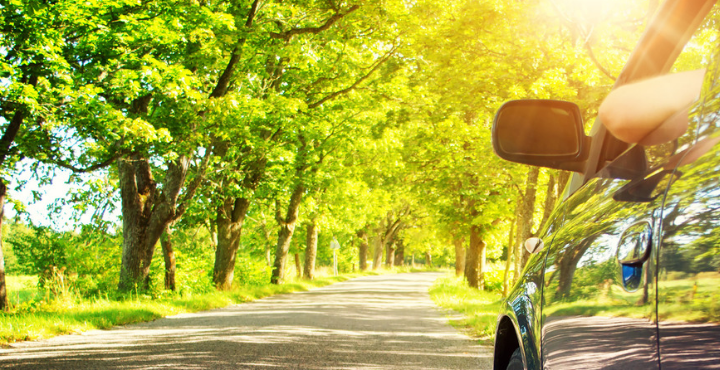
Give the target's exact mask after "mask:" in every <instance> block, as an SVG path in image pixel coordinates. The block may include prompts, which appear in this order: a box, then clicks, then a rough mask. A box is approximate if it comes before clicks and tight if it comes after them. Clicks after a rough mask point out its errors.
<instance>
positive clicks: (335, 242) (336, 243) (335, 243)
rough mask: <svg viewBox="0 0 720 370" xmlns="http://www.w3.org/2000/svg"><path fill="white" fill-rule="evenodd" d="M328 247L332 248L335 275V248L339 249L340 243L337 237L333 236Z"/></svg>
mask: <svg viewBox="0 0 720 370" xmlns="http://www.w3.org/2000/svg"><path fill="white" fill-rule="evenodd" d="M330 249H332V250H333V273H334V274H335V276H337V274H338V269H337V250H338V249H340V243H338V241H337V238H335V237H334V236H333V240H332V241H331V242H330Z"/></svg>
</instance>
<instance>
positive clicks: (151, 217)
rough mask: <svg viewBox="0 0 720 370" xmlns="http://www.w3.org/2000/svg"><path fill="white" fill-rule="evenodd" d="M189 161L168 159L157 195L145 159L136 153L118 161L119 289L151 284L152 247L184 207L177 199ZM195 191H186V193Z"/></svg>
mask: <svg viewBox="0 0 720 370" xmlns="http://www.w3.org/2000/svg"><path fill="white" fill-rule="evenodd" d="M208 158H209V157H208ZM188 164H189V159H188V158H187V157H186V156H180V157H179V158H178V159H176V160H174V161H171V162H168V163H167V167H168V169H167V172H166V173H165V178H164V184H163V189H162V191H161V192H160V194H157V183H156V182H155V180H154V179H153V176H152V172H151V170H150V162H149V160H148V159H147V158H142V157H140V156H139V155H137V154H135V155H132V156H131V157H130V159H119V160H118V172H119V177H120V197H121V201H122V202H121V207H122V215H123V257H122V266H121V269H120V281H119V284H118V289H119V290H120V291H128V290H131V289H134V288H136V287H140V288H142V289H148V288H149V287H150V264H151V263H152V258H153V255H154V253H155V246H156V245H157V243H158V241H160V237H161V236H162V234H163V233H164V232H165V229H166V228H167V227H168V225H170V223H171V222H173V221H175V220H176V219H177V218H178V217H180V215H182V213H183V212H184V209H185V205H184V204H183V205H181V207H180V209H178V208H177V201H178V195H179V194H180V190H181V189H182V188H183V186H184V184H185V177H186V175H187V170H188ZM198 185H199V183H198ZM194 191H195V190H194V189H192V190H188V194H193V193H194ZM189 197H192V195H189V196H188V199H186V200H187V201H189Z"/></svg>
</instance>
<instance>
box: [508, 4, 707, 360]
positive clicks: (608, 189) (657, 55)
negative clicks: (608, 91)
mask: <svg viewBox="0 0 720 370" xmlns="http://www.w3.org/2000/svg"><path fill="white" fill-rule="evenodd" d="M693 3H694V4H693ZM709 3H711V2H705V4H702V3H701V2H683V1H668V2H665V3H664V4H663V6H662V8H661V9H660V11H659V13H660V14H659V15H658V17H656V22H655V23H654V24H651V25H650V26H649V27H648V31H647V33H646V34H645V35H644V37H643V39H642V40H641V43H640V45H639V46H638V48H637V49H636V51H635V52H634V53H633V56H631V60H630V62H629V63H628V65H627V66H626V68H625V70H624V71H623V74H622V75H621V76H620V78H619V79H618V84H622V83H625V82H627V81H633V80H637V79H639V78H642V77H646V76H650V75H656V74H660V73H665V72H666V71H667V70H668V69H669V68H670V65H671V64H672V62H673V61H674V59H675V58H676V57H677V54H678V53H679V50H680V49H681V48H682V45H684V43H685V42H686V40H687V38H688V37H689V35H688V34H691V33H692V32H693V30H694V28H696V27H697V25H698V24H699V22H700V20H701V19H702V17H704V15H705V14H706V13H707V12H708V9H707V4H709ZM693 7H694V8H693ZM693 12H694V13H695V14H693ZM676 14H679V16H676ZM658 19H659V20H658ZM669 23H672V24H673V26H672V27H674V28H678V27H686V28H687V30H684V31H682V30H681V31H680V32H675V34H676V35H679V36H678V40H676V41H675V45H674V46H673V43H667V44H669V45H662V46H657V45H656V44H662V43H663V42H665V41H666V40H665V41H663V40H661V41H658V40H659V39H660V38H661V36H658V34H662V33H663V32H662V31H661V30H662V29H663V27H664V25H666V24H669ZM653 33H655V34H653ZM663 60H664V61H663ZM715 86H717V84H716V85H715ZM714 93H715V94H714V95H713V97H715V96H720V94H718V91H714ZM705 94H706V95H708V94H709V93H708V92H706V93H705ZM701 100H703V99H701ZM707 100H708V99H705V101H707ZM716 100H717V99H716ZM719 107H720V102H718V103H716V104H714V105H713V111H715V112H717V111H720V109H715V108H719ZM696 113H698V112H696ZM700 113H702V112H700ZM696 118H697V117H696ZM710 126H712V125H710ZM717 126H720V125H718V124H715V125H714V127H717ZM705 131H707V132H704V133H703V125H702V124H698V122H695V126H691V128H690V129H689V130H688V133H686V135H685V136H684V137H683V138H681V140H680V141H678V142H675V143H672V146H673V147H672V148H668V145H664V146H663V145H660V146H656V147H648V148H644V147H640V146H636V147H633V148H631V149H630V150H627V148H628V146H627V145H624V144H623V143H620V142H618V141H617V140H616V139H614V138H612V137H611V136H609V135H608V134H607V133H606V132H605V130H604V128H603V127H602V126H601V124H600V122H596V123H595V126H594V129H593V130H592V132H591V136H592V140H593V142H592V146H593V147H592V149H591V152H590V158H589V159H588V163H587V169H586V170H585V171H584V176H583V175H577V174H576V175H575V176H574V178H573V180H572V181H571V184H570V186H569V188H568V194H571V195H570V196H568V198H567V201H566V202H564V203H563V206H564V205H567V204H568V203H569V202H570V203H571V202H572V200H573V199H574V198H575V199H576V198H582V197H586V198H588V199H585V200H584V201H580V202H579V203H580V204H581V205H586V206H588V205H590V206H596V205H597V204H603V202H605V203H608V204H609V203H612V201H613V200H614V201H615V202H619V203H623V204H632V205H631V206H630V207H631V208H634V211H632V212H630V213H631V215H630V216H632V217H630V218H631V220H628V221H626V222H625V223H624V224H623V225H624V226H622V227H614V228H612V229H609V228H608V227H605V228H603V227H600V229H601V230H599V231H598V232H599V233H600V235H598V236H597V237H596V239H595V240H590V241H589V248H592V247H593V243H596V242H597V239H599V238H601V237H605V238H610V239H612V238H615V239H616V240H618V239H619V236H620V235H621V234H622V231H623V229H622V228H623V227H627V226H629V225H632V224H633V222H636V221H638V220H639V221H643V222H648V223H649V224H650V225H651V227H652V229H653V230H652V232H653V240H652V249H651V250H650V254H649V258H648V259H647V261H644V262H643V264H642V265H641V266H639V268H640V269H641V270H639V271H642V278H643V280H642V284H641V286H639V289H636V290H634V291H632V292H627V293H629V294H636V297H637V294H638V292H640V293H639V294H640V296H639V297H640V299H641V300H645V303H642V304H641V305H647V306H648V307H650V308H653V307H654V305H653V303H654V302H655V301H656V297H655V294H656V293H657V292H659V294H658V297H657V301H658V302H659V303H658V306H657V307H658V310H660V314H659V316H658V313H657V312H658V311H657V310H651V311H652V312H649V314H647V315H646V314H645V313H643V315H641V316H642V317H640V318H632V317H620V315H614V316H613V315H609V317H610V321H612V323H608V322H605V321H606V317H605V316H601V315H596V316H593V315H590V316H588V315H578V317H576V319H579V320H574V321H573V320H571V319H567V318H564V319H563V318H562V315H556V314H552V315H550V318H549V319H548V318H546V317H544V316H543V314H544V312H543V311H542V310H544V308H543V304H544V303H549V304H550V305H552V304H553V302H547V301H551V300H550V299H548V297H549V296H547V295H546V294H549V293H550V292H543V290H544V289H545V286H546V284H548V283H549V284H552V281H547V280H546V279H548V280H549V279H551V277H550V276H548V277H546V276H545V274H547V273H548V269H549V268H551V266H552V264H553V261H550V262H549V263H548V261H546V257H549V258H550V259H551V260H552V258H553V256H557V251H558V250H559V249H561V248H563V246H562V245H560V246H557V245H555V244H554V242H553V240H552V239H553V238H554V237H555V236H556V231H557V230H558V229H562V228H561V227H560V226H561V225H564V222H565V221H564V216H565V213H564V208H563V207H559V209H558V210H556V211H555V213H556V214H557V216H555V220H559V221H556V222H555V223H554V224H555V229H553V228H552V227H549V228H548V230H546V231H543V232H541V233H540V236H541V238H542V239H543V240H544V242H545V249H544V250H543V251H541V252H540V253H538V254H536V255H535V256H534V257H533V259H531V260H530V261H528V264H527V265H526V269H525V270H524V271H523V273H522V275H521V279H520V280H519V282H518V283H517V284H516V285H515V286H514V287H513V289H512V290H511V292H510V294H509V297H508V298H507V300H506V301H505V303H504V304H503V305H502V308H501V313H500V315H499V318H498V329H497V334H496V343H495V361H494V367H495V369H504V364H506V363H507V360H508V359H509V357H510V355H511V354H512V351H513V350H514V349H515V348H517V347H519V348H520V349H521V351H522V354H523V360H524V362H525V366H526V368H529V369H540V368H543V367H544V368H548V369H549V368H553V367H554V366H553V365H557V366H555V368H568V367H572V368H583V367H592V368H657V367H659V366H662V368H663V369H668V368H703V367H704V368H719V367H720V327H718V326H717V325H715V324H710V323H709V322H712V321H713V320H714V321H715V322H718V320H719V318H718V315H716V314H714V313H713V315H715V316H714V317H712V318H710V319H707V317H706V318H705V319H704V320H705V321H706V322H705V323H691V322H684V323H678V322H675V321H673V320H670V319H668V320H665V318H664V315H666V313H664V312H663V305H664V304H668V299H669V298H672V297H669V296H668V295H669V293H667V292H664V290H663V289H664V288H663V284H664V283H665V281H670V280H672V279H673V277H675V280H678V279H677V274H675V275H673V274H672V273H669V271H667V270H663V269H662V266H661V268H660V269H659V270H660V271H658V269H657V267H656V266H658V263H664V261H665V260H666V259H668V258H672V257H668V256H665V255H664V254H663V249H662V247H663V245H666V244H668V243H669V242H671V241H672V240H670V239H669V238H671V237H674V238H676V240H677V238H682V237H683V236H679V235H677V234H678V233H681V231H679V230H681V228H678V227H677V224H678V223H683V222H684V221H686V220H688V219H693V218H694V217H695V218H697V217H696V214H697V213H698V212H699V211H698V210H697V209H693V206H689V205H683V204H682V199H684V198H683V197H686V195H684V194H683V192H682V191H680V190H681V189H682V188H688V187H691V185H687V184H685V183H686V182H691V181H696V182H697V181H701V182H702V186H703V187H702V188H701V189H699V190H698V193H699V195H700V196H698V197H696V198H693V202H695V203H694V204H698V203H697V202H703V201H705V202H706V203H707V202H710V200H711V199H714V198H717V199H720V194H717V193H713V191H715V190H717V189H720V183H718V180H717V176H716V175H715V172H716V171H720V145H717V142H715V143H713V146H712V149H710V150H709V152H708V153H707V154H706V155H705V156H701V158H700V159H699V160H697V161H694V162H693V163H687V164H684V165H683V163H682V162H681V161H680V158H682V157H683V156H685V157H688V154H687V152H688V150H689V146H691V145H693V144H695V143H697V142H698V138H699V141H700V142H702V140H704V138H705V139H707V140H710V139H711V138H715V137H716V136H718V135H720V133H717V132H716V131H717V130H716V129H715V128H711V129H705ZM703 135H704V136H703ZM713 135H715V136H713ZM716 140H718V141H720V138H718V139H716ZM683 141H684V142H683ZM706 143H707V141H706ZM703 158H705V159H704V161H703ZM709 161H715V162H712V163H711V164H708V162H709ZM605 163H610V164H609V165H605ZM678 163H679V164H680V166H679V167H678V168H677V170H675V165H677V164H678ZM663 166H665V167H663ZM713 166H714V167H713ZM596 168H597V169H596ZM693 168H694V169H695V170H694V171H695V172H696V173H700V174H699V175H696V176H695V177H694V178H693V177H691V176H689V175H690V174H693ZM708 168H712V170H711V171H710V172H709V173H708ZM698 169H699V170H698ZM703 169H704V172H703V171H700V170H703ZM714 175H715V176H714ZM702 176H704V177H702ZM583 177H584V178H583ZM693 179H694V180H693ZM671 184H672V185H673V186H671ZM684 184H685V185H684ZM668 188H670V190H669V192H668V193H667V194H668V195H667V197H668V202H667V204H664V200H665V198H664V194H665V191H666V190H667V189H668ZM675 189H679V190H678V191H677V192H674V191H675ZM597 192H602V193H603V196H604V198H603V200H598V199H594V200H590V198H592V196H593V195H595V194H597ZM685 192H687V190H686V191H685ZM703 192H704V193H705V197H704V198H703V199H704V200H702V199H701V200H696V199H699V198H702V195H703ZM568 201H569V202H568ZM598 202H599V203H598ZM717 203H718V211H717V212H716V213H713V214H712V215H710V216H707V217H706V218H705V221H707V219H710V220H713V221H712V222H714V223H712V226H713V228H714V227H715V226H717V227H718V230H720V200H718V201H717ZM570 207H571V209H568V214H569V216H568V219H571V218H572V217H573V216H574V215H573V209H572V206H570ZM576 207H577V206H576ZM696 207H697V206H696ZM581 208H582V207H581ZM663 210H665V214H663ZM615 211H618V210H615ZM713 211H714V210H713ZM588 212H590V211H589V210H588ZM634 212H635V213H636V212H639V213H640V214H635V213H634ZM705 213H708V212H705ZM586 222H588V223H589V222H593V220H591V219H590V220H587V221H586ZM567 223H571V220H569V221H567ZM706 223H707V222H706ZM694 226H695V227H696V228H697V227H707V225H705V224H702V225H701V223H700V221H697V222H696V224H695V225H694ZM673 227H674V228H675V229H677V230H674V233H673V236H669V234H668V233H667V231H668V230H669V229H671V228H673ZM686 230H689V229H686ZM663 232H665V234H663ZM559 233H562V230H560V231H559ZM686 233H690V234H688V235H685V236H684V237H686V238H691V237H695V238H696V239H697V238H698V236H697V232H695V234H692V231H686ZM568 234H571V233H569V232H568ZM691 234H692V235H691ZM571 236H572V235H570V236H568V238H570V237H571ZM593 237H594V236H593V234H592V233H591V234H590V235H581V236H580V237H579V238H580V239H582V240H588V239H591V238H593ZM558 241H560V240H558ZM618 241H619V240H618ZM596 244H604V246H603V245H595V247H596V248H600V249H602V248H603V247H604V248H612V243H611V241H609V240H608V241H605V242H603V243H596ZM676 244H677V243H676ZM715 245H716V244H715ZM712 247H713V244H711V243H705V244H704V245H702V246H700V247H699V248H701V249H702V248H704V249H703V250H704V251H709V250H710V249H711V248H712ZM572 248H577V247H572ZM553 251H556V252H553ZM555 258H556V257H555ZM605 262H607V263H608V266H610V264H611V263H610V260H609V259H608V260H606V261H605ZM546 264H547V266H546ZM538 266H541V268H538ZM576 267H577V262H576ZM614 267H615V268H616V270H617V271H616V272H617V273H616V274H615V275H614V277H613V278H612V279H607V280H604V281H597V282H596V283H599V284H598V285H599V287H600V289H599V290H596V292H602V291H603V289H605V290H606V291H608V292H610V291H617V292H620V290H618V289H620V288H622V289H624V288H623V286H622V284H623V282H622V279H623V275H622V266H620V264H619V263H616V264H615V266H614ZM636 267H638V266H636ZM580 268H581V269H585V268H586V266H580ZM678 268H683V269H684V270H687V269H688V268H689V267H688V266H681V267H678ZM716 271H717V269H716ZM691 275H692V276H693V277H694V278H696V279H698V280H699V281H700V280H701V278H698V276H701V275H700V274H699V273H697V272H696V273H694V274H691ZM658 277H659V279H660V281H659V282H658V280H657V279H658ZM663 279H665V280H663ZM718 280H720V279H716V281H718ZM658 284H659V285H658ZM528 287H531V291H532V292H531V293H528V292H527V290H526V289H527V288H528ZM597 287H598V286H596V288H597ZM698 287H699V288H698ZM708 287H710V288H712V287H713V286H706V287H705V291H703V285H702V283H701V282H700V283H696V284H695V285H694V286H693V287H691V288H689V290H688V289H686V290H688V291H686V292H684V294H685V295H686V296H690V295H693V294H697V292H701V294H705V295H706V296H705V298H707V299H708V300H709V301H710V302H718V301H720V290H718V289H716V290H715V291H711V292H710V293H709V295H708V292H707V290H708ZM578 288H582V287H578ZM631 290H632V289H631ZM696 291H697V292H696ZM538 292H539V293H538ZM597 294H601V293H597ZM666 296H667V297H666ZM598 297H600V296H599V295H598V296H597V297H596V298H598ZM664 298H665V301H663V299H664ZM557 303H558V305H560V304H561V303H567V302H560V301H558V302H557ZM625 306H626V307H624V308H626V309H628V310H632V309H633V307H630V305H628V304H626V305H625ZM711 306H712V307H711V309H712V310H713V312H715V310H717V311H720V306H717V305H714V306H713V305H712V304H711ZM557 312H558V311H557V310H556V311H555V313H557ZM702 314H705V315H706V316H708V315H709V314H708V313H707V312H704V313H703V312H701V315H700V316H701V317H702ZM606 316H607V315H606ZM557 317H559V318H560V319H559V320H560V321H556V320H554V319H555V318H557ZM562 320H565V321H566V323H569V324H568V325H569V327H566V328H560V327H555V328H550V332H551V333H554V334H557V337H559V338H562V337H563V334H565V335H567V336H571V335H573V333H576V332H577V331H580V333H581V334H582V335H579V336H576V337H574V338H575V340H568V341H566V343H565V344H563V345H559V346H558V348H557V349H553V348H545V346H550V347H551V346H552V345H548V344H547V343H546V342H547V340H552V339H553V338H544V335H545V334H546V330H548V327H547V325H548V324H550V325H551V324H553V323H554V322H555V323H557V322H562ZM543 325H545V326H543ZM598 328H602V329H603V330H597V329H598ZM608 328H609V329H608ZM618 328H620V329H618ZM605 329H608V330H605ZM510 333H513V334H514V335H516V336H517V337H516V338H510ZM658 333H659V335H658ZM518 338H519V339H520V340H519V341H518ZM578 340H585V341H586V342H587V345H585V346H583V343H581V342H578ZM513 341H514V344H515V346H513ZM599 347H601V348H599ZM553 352H555V353H556V357H555V358H554V359H551V360H558V361H557V362H556V363H553V362H552V361H550V362H544V361H545V360H546V359H547V358H546V357H547V356H548V355H549V354H550V356H552V353H553ZM568 353H569V355H568V356H567V358H564V359H563V358H562V356H563V355H566V354H568ZM544 356H546V357H545V358H544ZM583 361H587V362H583Z"/></svg>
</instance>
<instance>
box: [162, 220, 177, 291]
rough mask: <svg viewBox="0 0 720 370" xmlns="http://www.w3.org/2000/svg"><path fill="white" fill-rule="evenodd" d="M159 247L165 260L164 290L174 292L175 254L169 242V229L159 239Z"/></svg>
mask: <svg viewBox="0 0 720 370" xmlns="http://www.w3.org/2000/svg"><path fill="white" fill-rule="evenodd" d="M160 245H162V250H163V257H164V259H165V289H167V290H172V291H175V252H174V251H173V247H172V241H171V240H170V228H168V229H166V230H165V233H164V234H163V236H162V238H160Z"/></svg>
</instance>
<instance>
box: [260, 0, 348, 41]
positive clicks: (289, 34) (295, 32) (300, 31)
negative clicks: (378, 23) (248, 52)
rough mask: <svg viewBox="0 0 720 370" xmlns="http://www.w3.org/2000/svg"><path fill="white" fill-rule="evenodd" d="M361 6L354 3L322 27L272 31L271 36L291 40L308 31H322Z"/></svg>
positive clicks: (333, 16) (313, 32) (329, 19)
mask: <svg viewBox="0 0 720 370" xmlns="http://www.w3.org/2000/svg"><path fill="white" fill-rule="evenodd" d="M359 8H360V5H353V6H351V7H350V9H348V10H347V11H346V12H345V13H335V14H333V15H332V16H331V17H330V18H328V19H327V20H326V21H325V23H323V25H322V26H320V27H305V28H293V29H291V30H288V31H285V32H270V36H271V37H272V38H275V39H281V40H285V41H289V40H290V39H291V38H292V37H293V36H296V35H302V34H306V33H311V34H318V33H320V32H322V31H325V30H327V29H329V28H330V27H332V25H333V24H335V22H337V21H338V20H340V19H342V18H343V17H345V16H346V15H348V14H350V13H352V12H354V11H355V10H357V9H359Z"/></svg>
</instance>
